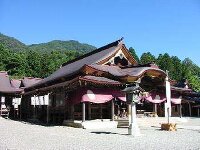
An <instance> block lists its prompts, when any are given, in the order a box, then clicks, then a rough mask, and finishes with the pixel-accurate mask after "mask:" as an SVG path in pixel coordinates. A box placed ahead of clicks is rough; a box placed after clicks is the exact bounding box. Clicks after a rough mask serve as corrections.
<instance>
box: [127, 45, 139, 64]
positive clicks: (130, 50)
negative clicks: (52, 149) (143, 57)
mask: <svg viewBox="0 0 200 150" xmlns="http://www.w3.org/2000/svg"><path fill="white" fill-rule="evenodd" d="M129 52H130V53H131V55H132V56H133V58H134V59H135V60H136V61H137V62H138V63H140V59H139V57H138V56H137V54H136V52H135V49H134V48H132V47H130V48H129Z"/></svg>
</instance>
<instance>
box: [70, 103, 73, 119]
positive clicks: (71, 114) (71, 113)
mask: <svg viewBox="0 0 200 150" xmlns="http://www.w3.org/2000/svg"><path fill="white" fill-rule="evenodd" d="M70 108H71V109H70V119H71V120H74V104H72V105H71V106H70Z"/></svg>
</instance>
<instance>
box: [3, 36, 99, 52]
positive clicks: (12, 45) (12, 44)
mask: <svg viewBox="0 0 200 150" xmlns="http://www.w3.org/2000/svg"><path fill="white" fill-rule="evenodd" d="M0 44H2V45H3V46H4V47H5V48H7V49H8V50H11V51H15V52H16V51H27V50H33V51H39V52H45V53H46V52H47V53H48V52H52V51H61V52H65V51H78V52H80V53H87V52H90V51H92V50H94V49H96V47H94V46H92V45H89V44H83V43H79V42H78V41H74V40H70V41H60V40H54V41H51V42H47V43H41V44H32V45H25V44H24V43H22V42H20V41H19V40H17V39H15V38H13V37H9V36H6V35H3V34H1V33H0Z"/></svg>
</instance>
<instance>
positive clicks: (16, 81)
mask: <svg viewBox="0 0 200 150" xmlns="http://www.w3.org/2000/svg"><path fill="white" fill-rule="evenodd" d="M10 82H11V86H12V87H14V88H20V85H21V82H22V80H21V79H11V80H10Z"/></svg>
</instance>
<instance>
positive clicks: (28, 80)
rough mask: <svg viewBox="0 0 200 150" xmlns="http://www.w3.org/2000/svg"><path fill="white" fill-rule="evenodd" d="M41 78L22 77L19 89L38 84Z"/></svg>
mask: <svg viewBox="0 0 200 150" xmlns="http://www.w3.org/2000/svg"><path fill="white" fill-rule="evenodd" d="M41 80H42V79H41V78H33V77H24V78H23V79H22V81H21V87H25V88H27V87H30V86H32V85H34V84H36V83H38V82H40V81H41Z"/></svg>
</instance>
